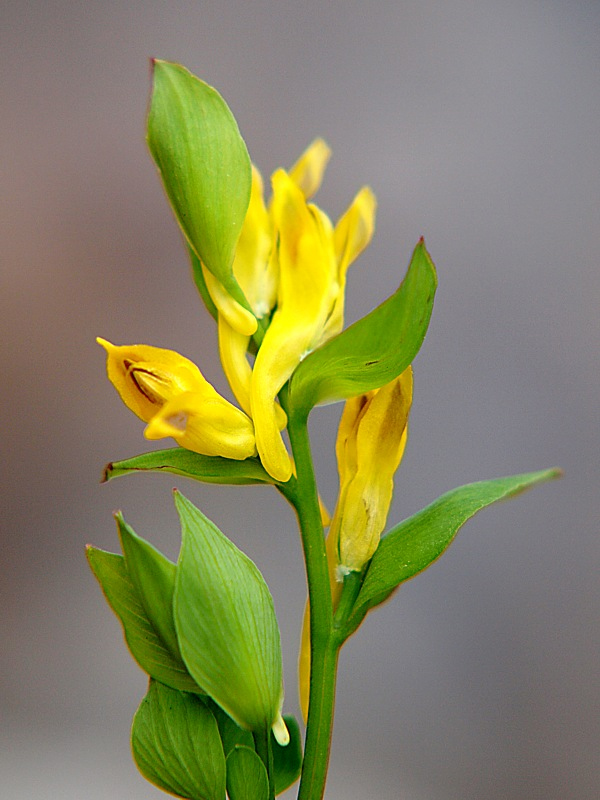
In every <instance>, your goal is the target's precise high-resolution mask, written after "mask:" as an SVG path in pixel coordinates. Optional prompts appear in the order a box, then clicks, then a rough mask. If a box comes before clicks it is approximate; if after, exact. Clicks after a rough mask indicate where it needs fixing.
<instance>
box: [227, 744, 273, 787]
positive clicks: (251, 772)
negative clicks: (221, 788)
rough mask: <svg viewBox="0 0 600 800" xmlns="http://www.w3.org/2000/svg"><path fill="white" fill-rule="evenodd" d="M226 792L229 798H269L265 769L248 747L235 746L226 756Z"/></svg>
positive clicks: (267, 778) (267, 777)
mask: <svg viewBox="0 0 600 800" xmlns="http://www.w3.org/2000/svg"><path fill="white" fill-rule="evenodd" d="M227 794H228V795H229V798H230V800H269V776H268V775H267V770H266V769H265V765H264V764H263V762H262V761H261V760H260V758H259V757H258V756H257V755H256V753H255V752H254V750H251V749H250V748H249V747H240V746H238V747H235V748H234V749H233V750H232V751H231V753H229V755H228V756H227Z"/></svg>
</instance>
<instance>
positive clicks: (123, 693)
mask: <svg viewBox="0 0 600 800" xmlns="http://www.w3.org/2000/svg"><path fill="white" fill-rule="evenodd" d="M0 30H1V33H0V61H1V76H2V77H1V80H0V91H1V93H2V95H1V102H2V108H1V113H0V153H1V157H0V169H1V174H2V179H1V180H2V191H1V199H0V203H1V207H2V211H1V215H0V226H1V228H0V239H1V241H0V259H1V275H0V281H1V288H0V308H1V313H0V329H1V338H2V349H1V353H2V364H1V367H0V369H1V373H0V374H1V375H2V391H3V395H4V398H5V399H4V403H5V406H4V408H5V412H6V413H5V414H4V421H3V425H2V435H1V442H2V457H1V461H0V463H1V469H2V480H1V483H0V487H1V492H2V511H3V513H2V523H1V525H2V532H1V547H2V550H1V563H0V566H1V571H2V574H1V580H0V592H1V604H2V605H1V609H2V611H1V615H0V631H1V634H0V635H1V645H0V715H1V722H0V796H1V797H6V798H11V800H21V798H23V799H25V798H27V799H29V798H42V799H43V800H46V798H51V799H54V798H60V799H61V800H62V799H64V800H79V798H86V800H117V799H121V798H122V799H123V800H125V798H127V799H128V800H136V798H140V800H141V799H142V798H144V799H147V800H149V798H154V797H156V798H159V797H162V796H164V795H163V793H162V792H159V791H158V790H155V789H154V788H153V787H151V786H150V785H149V784H147V783H146V782H145V781H144V780H143V779H142V778H141V777H140V776H139V775H138V774H137V772H136V769H135V767H134V765H133V763H132V761H131V758H130V753H129V745H128V736H129V726H130V720H131V716H132V714H133V712H134V710H135V708H136V707H137V704H138V702H139V700H140V699H141V697H142V696H143V694H144V691H145V679H144V676H143V674H142V673H141V672H140V670H139V669H138V668H137V666H136V665H135V664H134V663H133V661H132V660H131V658H130V657H129V655H128V653H127V652H126V650H125V647H124V646H123V642H122V638H121V633H120V628H119V625H118V623H117V621H116V619H115V618H114V617H113V616H112V614H111V612H110V611H109V609H108V607H107V606H106V604H105V602H104V600H103V598H102V596H101V593H100V590H99V588H98V586H97V585H96V583H95V581H94V579H93V577H92V575H91V573H90V572H89V571H88V568H87V565H86V562H85V559H84V545H85V544H86V543H87V542H92V543H94V544H95V545H97V546H100V547H104V548H106V549H109V550H116V549H117V538H116V533H115V529H114V523H113V521H112V518H111V512H112V511H113V510H114V509H117V508H121V509H123V511H124V513H125V517H126V519H127V520H128V521H129V522H130V523H131V524H132V525H133V526H134V527H135V528H136V529H137V530H138V532H139V533H140V534H142V535H143V536H145V537H146V538H149V539H151V540H152V541H153V542H155V543H156V544H157V546H159V547H160V548H162V549H163V550H164V551H165V552H166V553H167V554H168V555H169V556H171V557H172V558H175V557H176V555H177V550H178V539H179V531H178V525H177V520H176V515H175V513H174V510H173V508H172V504H171V497H170V490H171V488H172V487H173V486H174V485H177V486H178V487H179V488H181V490H182V491H183V492H184V493H186V494H187V495H188V496H189V497H190V498H191V499H192V500H193V501H194V502H196V503H197V504H198V505H200V506H201V507H202V509H203V510H204V511H205V513H206V514H207V515H208V516H210V517H211V518H212V519H214V520H215V522H216V523H217V524H218V525H219V526H220V527H221V528H222V529H223V530H224V531H225V532H226V533H228V534H229V535H230V536H231V537H232V538H233V539H234V540H235V541H236V542H237V543H238V544H239V546H241V547H242V549H244V550H245V551H246V552H247V553H248V554H249V555H250V556H251V557H252V558H253V559H254V560H255V561H256V563H257V564H258V565H259V567H260V568H261V570H262V571H263V573H264V575H265V577H266V579H267V581H268V583H269V585H270V587H271V589H272V592H273V595H274V599H275V605H276V609H277V612H278V616H279V619H280V622H281V625H282V630H283V634H282V637H283V648H284V667H285V673H286V689H287V696H286V706H285V708H286V711H289V712H296V711H297V700H296V677H295V670H296V653H297V643H298V636H299V629H300V621H301V613H302V606H303V603H304V596H305V582H304V575H303V567H302V562H301V557H300V550H299V544H298V537H297V534H296V528H295V521H294V519H293V517H292V514H291V512H290V511H289V509H288V508H287V507H286V506H285V505H284V503H283V501H282V499H281V498H280V497H279V496H278V495H277V494H276V493H275V492H274V491H273V490H269V489H268V488H259V487H250V488H241V489H233V488H228V487H222V488H219V487H216V488H210V487H204V486H202V485H200V484H195V483H191V482H186V481H185V480H183V479H177V478H174V477H171V476H157V475H148V476H136V477H132V478H128V479H125V478H124V479H120V480H117V481H114V482H113V483H111V484H110V485H106V486H100V485H99V484H98V481H99V477H100V474H101V468H102V466H103V465H104V463H105V462H107V461H109V460H113V459H118V458H124V457H126V456H129V455H134V454H136V453H139V452H142V451H143V450H145V449H148V445H147V443H146V442H145V440H144V439H143V438H142V429H143V424H142V423H141V422H140V421H139V420H137V419H136V418H135V417H134V416H133V415H132V414H131V413H130V412H128V411H127V409H126V408H125V407H124V406H123V405H122V404H121V402H120V401H119V399H118V397H117V395H116V393H115V392H114V390H113V388H112V387H111V386H110V384H109V383H108V381H107V380H106V378H105V374H104V355H103V352H102V351H101V350H100V348H99V347H98V346H97V345H96V344H95V342H94V339H95V337H96V336H97V335H101V336H104V337H107V338H109V339H111V340H112V341H115V342H117V343H137V342H146V343H149V344H153V345H157V346H163V347H169V348H173V349H176V350H179V351H181V352H182V353H184V354H186V355H188V356H189V357H191V358H193V359H194V360H196V361H197V362H198V364H199V365H200V366H201V367H202V369H203V371H204V373H205V375H206V376H207V377H208V378H209V379H212V380H213V381H214V382H215V383H216V385H217V386H218V387H219V388H221V389H224V381H223V378H222V375H221V373H220V368H219V364H218V361H217V359H216V346H215V342H216V340H215V330H214V324H213V322H212V320H211V319H210V318H209V317H208V315H207V314H206V312H205V311H204V309H203V307H202V306H201V304H200V303H199V301H198V299H197V297H196V295H195V291H194V289H193V286H192V283H191V281H190V277H189V274H188V266H187V262H186V254H185V252H184V248H183V245H182V242H181V237H180V234H179V232H178V230H177V227H176V225H175V223H174V221H173V219H172V218H171V214H170V211H169V208H168V206H167V203H166V201H165V199H164V196H163V194H162V190H161V186H160V183H159V180H158V178H157V175H156V173H155V169H154V166H153V164H152V162H151V160H150V157H149V155H148V153H147V151H146V147H145V144H144V117H145V112H146V105H147V98H148V92H149V65H148V58H149V57H150V56H157V57H161V58H166V59H171V60H177V61H180V62H182V63H184V64H185V65H187V66H188V67H189V68H190V69H191V70H192V71H194V72H196V73H197V74H198V75H200V76H201V77H203V78H204V79H205V80H207V81H208V82H209V83H212V84H213V85H214V86H216V87H217V88H218V89H219V90H220V92H221V93H222V94H223V95H224V97H225V98H226V100H227V101H228V103H229V104H230V106H231V108H232V109H233V111H234V113H235V115H236V117H237V119H238V121H239V124H240V128H241V130H242V133H243V135H244V137H245V138H246V141H247V143H248V147H249V150H250V153H251V155H252V157H253V160H254V161H255V163H256V164H258V165H259V167H260V168H261V169H262V171H263V173H264V174H265V175H268V174H269V173H270V172H271V171H272V170H273V169H274V168H276V167H277V166H280V165H284V166H289V165H290V164H291V163H292V162H293V161H294V160H295V159H296V158H297V156H298V155H299V153H300V152H301V151H302V150H303V149H304V147H306V145H307V144H308V143H309V142H310V141H311V140H312V139H313V138H314V137H315V136H317V135H320V136H323V137H324V138H325V139H327V141H328V142H329V143H330V145H331V146H332V147H333V151H334V156H333V159H332V162H331V164H330V167H329V169H328V172H327V179H326V182H325V185H324V187H323V189H322V190H321V192H320V193H319V195H318V198H317V199H318V202H319V204H320V205H321V206H323V207H324V208H325V209H327V210H328V211H329V213H330V214H331V215H332V216H333V217H337V215H339V214H340V213H341V211H342V210H343V209H344V208H345V206H346V204H347V203H348V202H349V200H350V199H351V197H352V196H353V194H354V192H355V191H356V190H357V189H358V188H359V187H360V186H361V185H362V184H364V183H369V184H370V185H371V186H372V187H373V189H374V191H375V193H376V194H377V197H378V199H379V214H378V225H377V232H376V236H375V240H374V242H373V244H372V245H371V247H370V249H369V250H368V252H367V253H366V254H365V255H364V256H363V257H362V259H361V260H360V262H359V263H357V264H356V265H354V266H353V267H352V269H351V272H350V275H349V285H348V315H347V316H348V319H349V321H352V320H355V319H357V318H358V317H359V316H361V315H362V314H364V313H366V312H367V311H369V310H370V309H371V308H372V307H373V306H374V305H375V304H376V303H378V302H380V301H381V300H382V299H384V298H385V297H386V296H387V295H388V294H389V293H390V292H391V291H392V290H393V289H395V288H396V286H397V285H398V283H399V281H400V279H401V277H402V275H403V274H404V270H405V268H406V266H407V264H408V259H409V257H410V253H411V251H412V248H413V247H414V245H415V243H416V242H417V240H418V238H419V236H421V234H423V235H425V237H426V242H427V245H428V248H429V250H430V252H431V254H432V256H433V258H434V260H435V261H436V264H437V266H438V271H439V284H440V285H439V292H438V299H437V301H436V307H435V310H434V315H433V320H432V324H431V327H430V331H429V334H428V336H427V339H426V341H425V344H424V347H423V349H422V351H421V354H420V355H419V356H418V359H417V361H416V364H415V403H414V407H413V413H412V425H411V437H410V442H409V445H408V448H407V451H406V455H405V460H404V463H403V465H402V467H401V469H400V472H399V474H398V479H397V490H396V495H395V500H394V504H393V507H392V510H391V514H390V521H391V522H393V521H398V520H399V519H401V518H402V517H404V516H407V515H409V514H411V513H413V512H414V511H416V510H417V509H418V508H420V507H421V506H422V505H425V504H426V503H428V502H430V501H431V500H433V499H434V498H435V497H436V496H438V495H439V494H441V493H442V492H444V491H446V490H448V489H451V488H453V487H454V486H457V485H459V484H461V483H467V482H470V481H473V480H478V479H483V478H492V477H496V476H500V475H506V474H511V473H517V472H524V471H528V470H533V469H539V468H543V467H550V466H553V465H560V466H561V467H563V468H564V470H565V472H566V475H565V477H564V479H563V480H562V481H560V482H556V483H554V484H551V485H548V486H544V487H542V488H539V489H536V490H535V491H533V492H532V493H530V494H528V495H525V496H523V497H522V498H519V499H518V500H516V501H514V502H513V503H510V504H507V505H503V506H500V507H494V508H492V509H489V510H487V511H484V512H483V513H482V514H481V516H480V517H478V518H477V519H476V520H475V521H473V522H471V523H469V524H468V525H467V527H466V528H465V529H464V530H463V531H462V532H461V534H460V536H459V537H458V540H457V542H456V543H455V544H454V545H453V547H452V548H451V549H450V551H449V552H448V553H447V554H446V555H445V556H444V557H443V559H442V560H441V561H440V562H439V563H437V564H436V565H434V566H433V567H432V568H431V570H429V571H428V572H427V573H425V574H424V575H422V576H420V577H418V578H417V579H416V580H414V581H412V582H410V583H409V584H408V585H406V586H405V587H404V588H403V589H402V590H401V592H400V593H399V594H398V595H397V596H396V597H395V598H394V600H393V601H392V602H391V603H389V604H388V605H387V606H386V607H384V608H383V609H382V610H379V611H378V612H376V613H375V614H373V615H372V616H371V617H370V619H369V621H368V623H367V624H365V625H364V627H363V628H361V630H360V631H359V632H358V633H357V635H356V637H355V638H354V639H353V640H351V642H350V643H349V644H348V645H347V646H346V648H345V650H344V652H343V654H342V659H341V670H340V683H339V692H338V709H337V717H336V731H335V739H334V745H333V752H332V763H331V772H330V780H329V784H328V793H327V797H328V798H330V800H340V799H341V798H344V800H362V799H366V800H370V799H371V798H377V800H395V799H396V798H401V800H480V798H486V800H496V799H498V800H499V799H500V798H502V799H503V800H521V798H540V799H541V798H543V800H584V799H585V800H588V799H591V798H595V797H597V796H598V789H599V781H598V778H599V774H598V758H597V756H598V733H599V731H598V711H599V708H598V705H599V703H598V699H599V698H598V694H599V691H598V687H599V681H598V672H597V668H598V661H597V656H598V625H597V611H598V607H599V604H598V599H599V598H598V584H597V580H596V572H597V565H598V522H599V503H598V478H599V474H600V469H599V464H598V457H597V454H598V398H599V388H600V387H599V351H598V333H599V330H598V304H599V300H600V278H599V270H598V253H599V252H600V225H599V196H598V190H599V187H600V151H599V142H600V71H599V66H600V41H599V33H600V7H599V5H598V3H597V2H594V0H589V1H588V2H585V0H569V2H566V0H563V2H559V0H555V1H554V2H552V0H546V2H541V1H540V0H520V1H519V0H506V1H505V2H498V0H496V2H494V1H493V0H482V1H481V2H473V0H471V1H469V0H445V1H444V2H434V0H406V1H405V2H372V3H369V4H367V3H360V2H354V1H352V0H351V1H347V2H342V0H329V2H327V3H316V2H305V3H299V2H287V0H286V1H283V0H280V1H279V2H277V0H270V1H269V2H255V3H251V2H233V1H232V0H220V2H218V3H217V2H212V3H209V2H170V3H169V2H141V0H138V1H135V2H123V1H122V0H106V1H105V2H86V3H75V2H67V1H66V0H65V1H64V2H53V1H50V2H12V3H11V2H4V3H3V4H2V7H1V11H0ZM339 412H340V407H339V406H337V407H336V406H334V407H329V408H326V409H323V410H317V411H316V412H315V413H314V414H313V416H312V419H311V425H312V431H313V433H314V437H315V438H314V441H315V459H316V462H317V465H318V472H319V476H320V479H321V482H322V488H323V495H324V497H325V499H326V500H327V502H328V503H329V505H330V507H332V506H333V504H334V502H335V495H336V489H337V475H336V468H335V460H334V456H333V443H334V437H335V429H336V425H337V419H338V416H339ZM292 795H293V793H292V794H290V795H288V796H292Z"/></svg>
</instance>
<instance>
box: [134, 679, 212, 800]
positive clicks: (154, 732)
mask: <svg viewBox="0 0 600 800" xmlns="http://www.w3.org/2000/svg"><path fill="white" fill-rule="evenodd" d="M131 746H132V750H133V757H134V759H135V763H136V764H137V766H138V769H139V770H140V772H141V773H142V775H143V776H144V777H145V778H147V779H148V780H149V781H150V782H151V783H153V784H155V786H158V787H159V788H160V789H164V790H165V791H166V792H171V793H172V794H175V795H176V796H177V797H185V798H189V800H224V797H225V781H226V773H225V755H224V753H223V747H222V746H221V739H220V737H219V730H218V728H217V723H216V722H215V718H214V717H213V715H212V714H211V712H210V711H209V710H208V708H206V706H205V705H204V703H203V702H202V700H200V698H198V697H196V696H195V695H192V694H187V693H185V692H178V691H176V690H175V689H170V688H168V687H167V686H163V685H162V684H160V683H157V682H156V681H150V687H149V689H148V694H147V695H146V697H145V698H144V699H143V700H142V703H141V705H140V707H139V708H138V710H137V712H136V714H135V717H134V718H133V727H132V729H131Z"/></svg>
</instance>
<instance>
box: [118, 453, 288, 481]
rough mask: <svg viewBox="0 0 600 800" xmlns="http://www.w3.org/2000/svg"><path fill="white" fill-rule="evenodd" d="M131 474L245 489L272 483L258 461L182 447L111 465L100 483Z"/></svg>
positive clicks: (146, 454) (143, 454) (271, 479)
mask: <svg viewBox="0 0 600 800" xmlns="http://www.w3.org/2000/svg"><path fill="white" fill-rule="evenodd" d="M134 472H169V473H171V474H173V475H182V476H183V477H184V478H192V479H193V480H196V481H202V482H203V483H223V484H234V485H248V484H254V483H271V484H272V483H274V482H275V481H274V480H273V478H272V477H271V476H270V475H269V473H268V472H267V471H266V470H265V468H264V467H263V466H262V464H261V463H260V461H259V459H258V458H246V459H244V460H243V461H235V460H233V459H229V458H221V457H220V456H203V455H200V453H194V452H192V451H191V450H186V449H185V447H171V448H169V449H167V450H153V451H151V452H149V453H142V454H141V455H139V456H133V458H127V459H124V460H123V461H112V462H111V463H110V464H107V465H106V467H105V468H104V474H103V476H102V482H103V483H105V482H106V481H110V480H112V478H118V477H119V476H121V475H129V474H131V473H134Z"/></svg>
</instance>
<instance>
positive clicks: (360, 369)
mask: <svg viewBox="0 0 600 800" xmlns="http://www.w3.org/2000/svg"><path fill="white" fill-rule="evenodd" d="M436 286H437V277H436V273H435V267H434V265H433V262H432V260H431V258H430V256H429V253H428V252H427V250H426V249H425V243H424V241H423V239H421V241H420V242H419V244H418V245H417V246H416V248H415V250H414V252H413V255H412V258H411V262H410V266H409V268H408V272H407V273H406V277H405V278H404V280H403V281H402V283H401V284H400V287H399V288H398V290H397V291H396V292H395V293H394V294H393V295H392V296H391V297H389V298H388V299H387V300H386V301H385V302H383V303H382V304H381V305H379V306H378V307H377V308H375V309H374V310H373V311H371V312H370V313H369V314H367V316H366V317H363V318H362V319H360V320H359V321H358V322H355V323H354V324H353V325H350V327H348V328H346V330H344V331H342V333H340V334H338V335H337V336H335V337H334V338H333V339H330V340H329V341H328V342H325V344H323V345H321V347H319V348H317V349H316V350H315V351H314V352H312V353H311V354H310V355H308V356H307V357H306V358H305V359H304V360H303V361H301V362H300V364H299V365H298V367H297V369H296V371H295V372H294V374H293V376H292V378H291V380H290V389H289V410H290V413H292V414H296V415H297V416H299V417H300V418H302V417H306V416H308V414H309V412H310V410H311V409H312V408H313V407H314V406H316V405H320V404H326V403H331V402H335V401H337V400H344V399H346V398H348V397H355V396H357V395H359V394H362V393H363V392H367V391H370V390H371V389H378V388H379V387H381V386H384V385H385V384H386V383H389V382H390V381H391V380H393V379H394V378H396V377H398V375H400V373H401V372H403V371H404V370H405V369H406V368H407V367H408V366H409V364H411V363H412V361H413V359H414V357H415V356H416V355H417V353H418V352H419V348H420V347H421V344H422V343H423V339H424V338H425V334H426V332H427V327H428V325H429V319H430V317H431V312H432V309H433V298H434V295H435V290H436Z"/></svg>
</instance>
